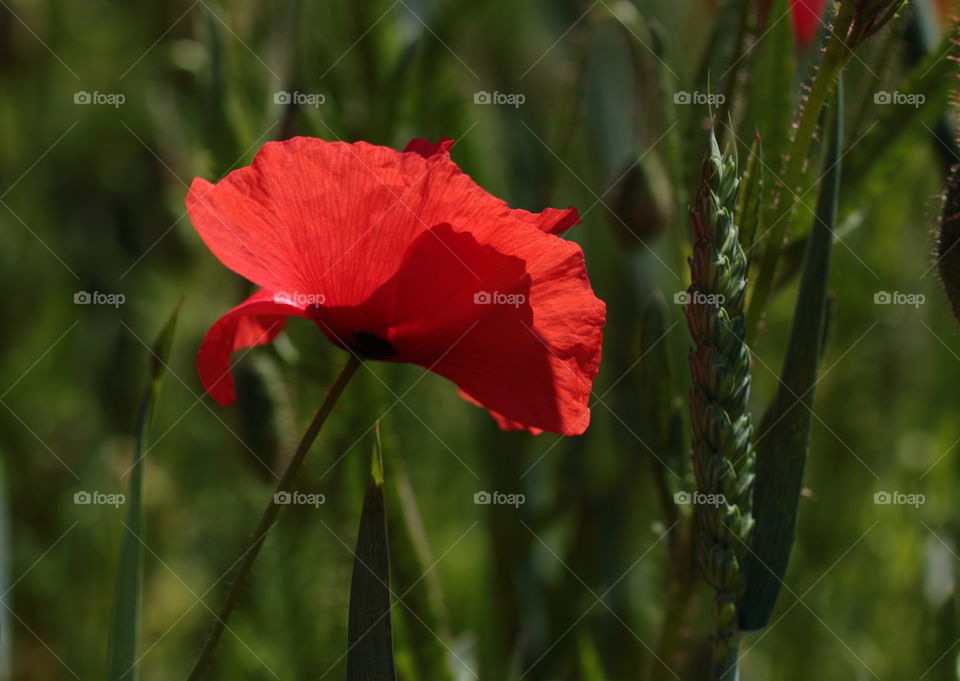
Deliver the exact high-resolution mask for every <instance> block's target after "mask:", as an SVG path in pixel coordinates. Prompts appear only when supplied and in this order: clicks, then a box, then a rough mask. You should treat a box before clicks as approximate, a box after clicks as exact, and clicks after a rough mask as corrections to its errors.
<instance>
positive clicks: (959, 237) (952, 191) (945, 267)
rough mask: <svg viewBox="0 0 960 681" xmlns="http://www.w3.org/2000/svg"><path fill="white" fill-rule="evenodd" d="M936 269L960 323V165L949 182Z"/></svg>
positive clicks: (953, 171)
mask: <svg viewBox="0 0 960 681" xmlns="http://www.w3.org/2000/svg"><path fill="white" fill-rule="evenodd" d="M937 266H938V267H939V269H940V280H941V281H943V287H944V289H945V290H946V292H947V297H948V298H950V305H952V306H953V314H954V316H955V317H956V318H957V320H960V165H958V166H955V167H954V169H953V170H952V171H951V172H950V175H949V177H948V178H947V190H946V192H945V193H944V201H943V214H942V215H941V217H940V231H939V234H938V236H937Z"/></svg>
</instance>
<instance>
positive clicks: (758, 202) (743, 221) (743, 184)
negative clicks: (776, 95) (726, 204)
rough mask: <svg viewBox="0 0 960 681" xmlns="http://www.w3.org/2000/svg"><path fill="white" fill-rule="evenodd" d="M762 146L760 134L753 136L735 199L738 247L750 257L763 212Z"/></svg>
mask: <svg viewBox="0 0 960 681" xmlns="http://www.w3.org/2000/svg"><path fill="white" fill-rule="evenodd" d="M763 180H764V163H763V145H762V143H761V142H760V134H759V133H758V134H757V135H755V136H754V138H753V144H752V145H751V146H750V155H749V156H748V157H747V167H746V169H745V170H744V171H743V176H742V177H741V178H740V196H739V197H738V199H737V212H736V216H737V220H738V222H739V223H740V246H741V247H743V252H744V253H746V254H747V257H748V258H749V257H750V249H751V247H752V246H753V240H754V238H756V235H757V228H758V226H759V225H760V218H761V215H762V211H763V184H764V183H763Z"/></svg>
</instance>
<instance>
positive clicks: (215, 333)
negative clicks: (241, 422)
mask: <svg viewBox="0 0 960 681" xmlns="http://www.w3.org/2000/svg"><path fill="white" fill-rule="evenodd" d="M288 316H295V317H309V316H310V315H309V314H308V313H307V312H306V309H305V308H302V307H297V306H295V305H293V304H289V303H277V302H276V296H275V295H274V294H273V293H271V292H269V291H265V290H263V289H261V290H259V291H257V292H256V293H254V294H253V295H252V296H250V297H249V298H247V299H246V300H245V301H243V302H242V303H240V304H239V305H237V306H236V307H235V308H233V309H232V310H230V311H229V312H228V313H227V314H225V315H224V316H222V317H221V318H220V319H218V320H217V321H216V322H215V323H214V325H213V326H211V327H210V330H209V331H207V335H206V336H205V337H204V339H203V343H201V344H200V352H199V353H198V354H197V373H199V375H200V382H201V383H203V387H204V389H205V390H206V391H207V392H208V393H209V394H210V397H212V398H213V399H215V400H216V401H217V403H218V404H219V405H220V406H221V407H225V406H226V405H228V404H230V403H231V402H233V401H234V399H235V395H234V388H233V376H232V373H231V364H230V355H231V354H233V353H234V352H235V351H237V350H242V349H244V348H249V347H253V346H256V345H266V344H268V343H271V342H273V339H274V338H276V337H277V335H278V334H279V333H280V332H281V331H283V327H285V326H286V324H287V317H288Z"/></svg>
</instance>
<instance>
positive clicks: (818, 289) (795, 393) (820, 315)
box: [739, 77, 843, 630]
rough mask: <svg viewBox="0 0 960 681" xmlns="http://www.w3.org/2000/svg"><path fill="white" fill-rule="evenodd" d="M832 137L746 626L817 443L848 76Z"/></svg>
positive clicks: (757, 533)
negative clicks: (817, 393)
mask: <svg viewBox="0 0 960 681" xmlns="http://www.w3.org/2000/svg"><path fill="white" fill-rule="evenodd" d="M836 101H837V105H836V110H835V111H834V112H833V142H832V148H831V151H830V153H828V154H827V155H826V156H825V158H824V163H825V164H826V166H827V167H826V169H825V172H824V176H823V182H822V184H821V187H820V196H819V202H818V205H817V214H816V219H815V221H814V226H813V229H812V231H811V234H810V240H809V242H808V244H807V253H806V257H805V262H804V268H803V278H802V279H801V281H800V291H799V293H798V294H797V302H796V307H795V309H794V315H793V326H792V328H791V329H790V339H789V342H788V345H787V349H786V353H785V355H784V360H783V367H782V369H781V372H780V384H779V388H778V390H777V394H776V395H775V396H774V399H773V402H772V403H771V404H770V407H769V408H768V409H767V412H766V414H765V415H764V418H763V421H762V422H761V425H760V430H759V434H758V436H757V437H758V440H757V468H756V475H757V477H756V481H755V483H754V492H753V514H754V519H755V523H756V525H755V527H754V534H753V541H752V547H751V553H750V554H749V555H748V557H747V559H746V566H745V569H746V575H747V577H746V592H745V594H744V596H743V598H742V599H741V602H740V605H739V611H740V613H739V616H740V628H741V629H745V630H753V629H759V628H761V627H763V626H765V625H766V624H767V622H768V621H769V619H770V614H771V613H772V612H773V607H774V605H775V604H776V601H777V596H778V594H779V593H780V587H781V585H782V584H783V578H784V575H785V574H786V571H787V563H788V562H789V560H790V550H791V548H792V547H793V540H794V536H795V534H796V529H797V511H798V507H799V503H800V492H801V490H802V487H803V473H804V469H805V467H806V462H807V453H808V450H809V448H810V422H811V417H812V415H813V398H814V389H815V386H816V381H817V371H818V368H819V366H820V354H821V349H822V340H823V334H824V325H825V320H826V309H827V285H828V281H829V277H830V255H831V250H832V248H833V227H834V224H835V222H836V219H837V202H838V198H839V191H840V163H841V150H842V147H843V80H842V77H841V78H839V79H838V81H837V92H836Z"/></svg>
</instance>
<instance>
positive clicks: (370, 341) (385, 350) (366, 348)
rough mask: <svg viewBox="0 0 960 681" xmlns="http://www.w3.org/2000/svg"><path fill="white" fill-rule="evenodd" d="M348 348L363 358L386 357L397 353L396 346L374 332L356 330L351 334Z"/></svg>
mask: <svg viewBox="0 0 960 681" xmlns="http://www.w3.org/2000/svg"><path fill="white" fill-rule="evenodd" d="M350 349H351V350H353V351H354V352H355V353H357V354H358V355H360V357H362V358H363V359H386V358H387V357H393V356H394V355H396V354H397V350H396V348H394V347H393V345H391V344H390V343H389V342H387V341H385V340H383V339H382V338H380V336H378V335H377V334H375V333H370V332H369V331H357V332H355V333H354V334H353V342H352V343H350Z"/></svg>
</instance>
